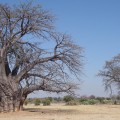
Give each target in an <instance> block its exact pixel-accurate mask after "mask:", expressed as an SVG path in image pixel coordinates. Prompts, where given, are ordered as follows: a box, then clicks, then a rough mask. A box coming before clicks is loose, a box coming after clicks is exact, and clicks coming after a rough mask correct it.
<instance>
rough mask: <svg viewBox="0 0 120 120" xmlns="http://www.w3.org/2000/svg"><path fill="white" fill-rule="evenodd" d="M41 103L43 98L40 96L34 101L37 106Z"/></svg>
mask: <svg viewBox="0 0 120 120" xmlns="http://www.w3.org/2000/svg"><path fill="white" fill-rule="evenodd" d="M40 103H41V100H40V99H39V98H36V99H35V101H34V104H35V105H36V106H37V105H40Z"/></svg>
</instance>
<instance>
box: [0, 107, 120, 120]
mask: <svg viewBox="0 0 120 120" xmlns="http://www.w3.org/2000/svg"><path fill="white" fill-rule="evenodd" d="M0 120H120V106H119V105H79V106H65V105H51V106H39V107H35V106H32V105H28V106H27V107H26V109H25V111H22V112H17V113H1V114H0Z"/></svg>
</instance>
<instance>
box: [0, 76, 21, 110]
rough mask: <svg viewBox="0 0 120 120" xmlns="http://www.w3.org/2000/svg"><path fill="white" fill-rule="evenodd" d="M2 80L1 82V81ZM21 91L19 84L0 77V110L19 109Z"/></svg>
mask: <svg viewBox="0 0 120 120" xmlns="http://www.w3.org/2000/svg"><path fill="white" fill-rule="evenodd" d="M1 81H2V82H1ZM20 101H21V93H20V90H19V85H18V84H17V83H15V82H14V80H12V79H9V78H8V79H5V80H4V79H0V112H14V111H17V110H19V106H20V104H21V103H20Z"/></svg>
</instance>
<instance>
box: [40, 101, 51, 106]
mask: <svg viewBox="0 0 120 120" xmlns="http://www.w3.org/2000/svg"><path fill="white" fill-rule="evenodd" d="M42 103H43V106H48V105H50V104H51V101H50V100H49V99H45V100H43V101H42Z"/></svg>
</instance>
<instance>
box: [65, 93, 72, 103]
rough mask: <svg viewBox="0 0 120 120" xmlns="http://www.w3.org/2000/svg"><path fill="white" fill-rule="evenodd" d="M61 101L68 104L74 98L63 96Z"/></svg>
mask: <svg viewBox="0 0 120 120" xmlns="http://www.w3.org/2000/svg"><path fill="white" fill-rule="evenodd" d="M63 100H64V101H65V102H66V103H68V102H70V101H72V100H74V98H73V97H72V96H69V95H68V96H65V97H64V98H63Z"/></svg>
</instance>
